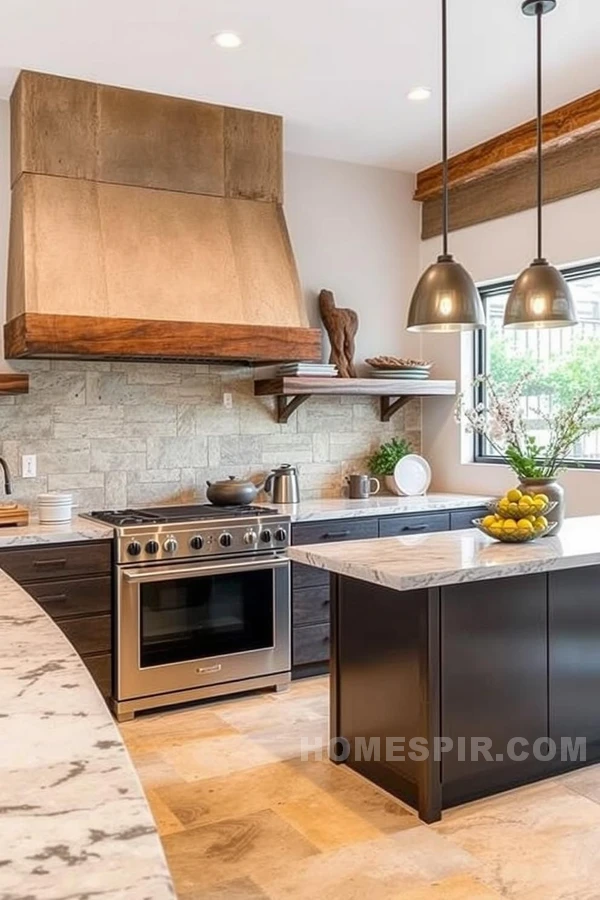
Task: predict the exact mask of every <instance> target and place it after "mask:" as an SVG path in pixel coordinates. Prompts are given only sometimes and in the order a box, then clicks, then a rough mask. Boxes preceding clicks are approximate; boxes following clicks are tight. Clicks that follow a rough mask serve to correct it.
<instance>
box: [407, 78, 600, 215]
mask: <svg viewBox="0 0 600 900" xmlns="http://www.w3.org/2000/svg"><path fill="white" fill-rule="evenodd" d="M597 130H598V131H600V90H599V91H594V92H593V93H591V94H586V96H585V97H579V98H578V99H577V100H572V101H571V102H570V103H566V104H565V105H564V106H560V107H558V109H553V110H552V111H551V112H548V113H546V114H545V116H544V148H549V147H556V146H559V145H561V144H565V143H568V142H570V141H573V140H575V139H576V138H578V137H580V136H581V135H586V134H589V133H590V132H592V131H597ZM535 149H536V122H535V119H532V120H531V121H529V122H525V123H523V124H522V125H518V126H517V127H516V128H512V129H511V130H510V131H505V132H504V133H503V134H499V135H497V136H496V137H494V138H491V139H490V140H489V141H484V142H483V143H482V144H478V145H477V146H476V147H471V148H470V149H469V150H465V151H464V152H463V153H459V154H457V155H456V156H453V157H451V159H450V160H449V180H450V185H451V186H452V187H455V186H457V185H460V184H465V183H466V182H468V181H472V180H473V179H475V178H481V177H484V176H486V175H489V174H490V173H492V172H495V171H498V170H499V169H502V168H504V167H506V166H510V165H511V164H513V163H516V162H519V161H522V160H524V159H526V158H527V157H529V156H533V155H534V154H535ZM441 192H442V166H441V163H438V164H437V165H435V166H430V167H429V168H428V169H423V171H421V172H418V173H417V184H416V191H415V195H414V198H415V200H419V201H423V200H427V199H430V198H432V197H435V196H437V195H438V194H441Z"/></svg>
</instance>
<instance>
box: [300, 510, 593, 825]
mask: <svg viewBox="0 0 600 900" xmlns="http://www.w3.org/2000/svg"><path fill="white" fill-rule="evenodd" d="M289 554H290V557H291V558H292V559H293V560H295V561H296V562H300V563H303V564H305V565H309V566H314V567H317V568H321V569H326V570H328V571H329V572H330V573H332V587H333V590H332V615H331V641H332V666H331V713H330V715H331V729H330V732H331V739H332V740H331V743H330V755H331V758H332V759H333V760H334V761H336V762H343V763H346V764H347V765H349V766H351V767H352V768H353V769H355V770H356V771H358V772H360V773H361V774H362V775H364V776H365V777H366V778H368V779H370V780H371V781H373V782H375V783H377V784H379V785H380V786H382V787H383V788H385V789H386V790H388V791H389V792H390V793H392V794H394V795H395V796H397V797H399V798H400V799H402V800H404V801H405V802H407V803H409V804H410V805H411V806H413V807H415V808H417V809H418V811H419V815H420V816H421V818H422V819H423V820H424V821H427V822H432V821H436V820H437V819H439V818H440V816H441V811H442V809H444V808H447V807H450V806H454V805H457V804H459V803H463V802H465V801H467V800H470V799H473V798H475V797H481V796H485V795H488V794H491V793H494V792H497V791H501V790H505V789H508V788H510V787H515V786H517V785H519V784H523V783H526V782H529V781H533V780H537V779H540V778H544V777H548V776H550V775H554V774H557V773H559V772H561V771H565V770H566V769H569V768H573V767H574V766H579V765H583V764H585V763H586V762H587V763H589V762H594V761H597V760H598V759H600V517H588V518H579V519H569V520H567V522H566V523H565V525H564V528H563V529H562V531H561V533H560V535H559V536H557V537H550V538H543V539H540V540H537V541H534V542H532V543H528V544H500V543H497V542H494V541H492V540H491V539H489V538H487V537H485V536H484V535H482V534H481V533H480V532H478V531H475V530H468V531H455V532H446V533H436V534H426V535H418V536H417V535H410V536H402V537H391V538H382V539H381V538H380V539H373V540H365V541H349V542H345V543H338V544H329V545H322V546H315V545H311V546H306V547H302V546H295V547H292V548H290V551H289Z"/></svg>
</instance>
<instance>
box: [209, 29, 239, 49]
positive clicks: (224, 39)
mask: <svg viewBox="0 0 600 900" xmlns="http://www.w3.org/2000/svg"><path fill="white" fill-rule="evenodd" d="M213 41H214V42H215V44H216V45H217V46H218V47H223V49H224V50H235V49H237V47H241V46H242V39H241V37H240V36H239V34H236V33H235V31H219V33H218V34H213Z"/></svg>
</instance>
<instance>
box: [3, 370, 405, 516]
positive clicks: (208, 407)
mask: <svg viewBox="0 0 600 900" xmlns="http://www.w3.org/2000/svg"><path fill="white" fill-rule="evenodd" d="M13 367H14V368H15V369H18V370H19V371H23V372H28V373H29V374H30V393H29V394H28V395H26V396H19V397H0V453H1V454H2V455H3V456H4V457H5V458H6V460H7V461H8V464H9V466H10V468H11V472H12V474H13V486H14V499H16V500H19V501H20V502H23V503H25V504H27V505H34V503H35V498H36V496H37V495H38V494H39V493H41V492H42V491H47V490H68V491H72V492H73V494H74V499H75V502H76V503H77V504H78V506H79V509H80V510H81V511H86V510H90V509H93V508H94V509H101V508H108V507H112V508H117V507H123V506H132V505H139V504H144V503H163V502H165V503H173V502H183V501H190V500H193V499H198V500H204V499H205V486H206V481H207V480H209V479H210V480H212V479H216V478H224V477H226V476H227V475H237V476H249V477H252V478H253V479H255V480H257V481H258V480H260V478H261V477H263V476H264V475H266V473H268V472H269V471H270V469H271V468H273V467H274V466H276V465H279V464H280V463H284V462H288V463H293V464H297V465H298V467H299V471H300V490H301V495H302V497H303V498H305V499H314V498H318V497H339V496H341V494H342V487H343V483H344V477H345V475H347V474H349V473H351V472H358V471H366V468H365V462H366V458H367V457H368V456H369V454H370V453H371V452H372V451H373V450H374V449H375V448H376V447H378V446H379V444H380V443H381V442H382V441H384V440H389V438H390V437H392V436H393V435H404V436H406V437H407V438H408V439H409V440H410V441H411V443H412V445H413V447H414V449H415V451H417V452H418V451H419V449H420V442H421V405H420V401H418V400H415V401H413V402H411V403H409V404H408V405H407V406H406V407H404V409H403V410H402V411H401V412H400V413H398V414H397V415H396V416H395V417H394V419H393V421H392V422H390V423H382V422H380V421H379V416H378V410H379V407H378V401H377V399H375V398H368V397H312V398H311V399H310V400H308V401H307V402H306V403H305V404H304V405H303V406H301V407H300V409H299V410H298V412H297V413H295V414H294V415H292V417H291V419H290V421H289V422H288V423H287V424H286V425H279V424H278V423H277V422H276V421H275V419H274V415H273V414H274V409H275V400H274V398H270V397H265V398H258V397H254V394H253V384H252V380H253V372H252V369H251V368H248V367H240V366H214V365H210V366H209V365H206V366H199V365H184V364H164V365H163V364H153V363H126V362H119V363H117V362H114V363H108V362H79V361H73V362H69V361H66V360H53V361H35V362H33V361H31V362H29V361H27V362H25V361H23V362H18V363H14V364H13ZM225 392H227V393H230V394H232V397H233V406H232V408H231V409H225V407H224V406H223V394H224V393H225ZM28 453H35V454H36V456H37V477H36V478H28V479H23V478H21V477H20V470H21V456H22V455H24V454H28ZM263 499H264V498H263ZM0 502H1V501H0Z"/></svg>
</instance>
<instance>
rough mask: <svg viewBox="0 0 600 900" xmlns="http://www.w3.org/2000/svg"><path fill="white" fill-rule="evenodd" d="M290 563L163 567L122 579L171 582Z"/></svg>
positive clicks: (130, 573) (270, 561) (129, 573)
mask: <svg viewBox="0 0 600 900" xmlns="http://www.w3.org/2000/svg"><path fill="white" fill-rule="evenodd" d="M289 564H290V561H289V559H286V558H285V557H277V558H276V559H260V560H259V559H248V560H245V561H244V562H234V563H215V564H214V565H210V564H207V565H198V566H168V568H164V567H163V566H160V567H157V568H151V569H128V570H126V571H125V572H123V577H124V578H125V580H126V581H129V582H131V583H136V582H137V583H139V582H142V581H171V580H173V579H174V578H189V577H193V576H203V575H225V574H227V573H228V572H232V573H234V572H248V571H251V570H252V569H280V568H283V567H284V566H289Z"/></svg>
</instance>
